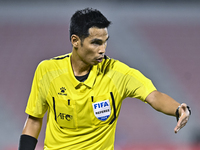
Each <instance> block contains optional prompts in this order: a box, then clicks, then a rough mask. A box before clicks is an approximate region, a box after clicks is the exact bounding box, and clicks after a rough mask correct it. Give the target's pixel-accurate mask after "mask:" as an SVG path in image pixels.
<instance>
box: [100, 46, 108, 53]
mask: <svg viewBox="0 0 200 150" xmlns="http://www.w3.org/2000/svg"><path fill="white" fill-rule="evenodd" d="M105 52H106V44H103V45H101V46H100V49H99V54H105Z"/></svg>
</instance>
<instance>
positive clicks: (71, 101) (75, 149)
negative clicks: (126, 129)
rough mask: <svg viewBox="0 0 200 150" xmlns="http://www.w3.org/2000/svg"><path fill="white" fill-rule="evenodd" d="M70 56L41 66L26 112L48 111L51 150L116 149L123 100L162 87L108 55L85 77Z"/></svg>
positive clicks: (47, 145)
mask: <svg viewBox="0 0 200 150" xmlns="http://www.w3.org/2000/svg"><path fill="white" fill-rule="evenodd" d="M70 56H71V53H70V54H66V55H62V56H60V57H56V58H53V59H50V60H45V61H42V62H41V63H40V64H39V65H38V67H37V69H36V72H35V76H34V79H33V84H32V89H31V93H30V97H29V100H28V104H27V107H26V113H27V114H29V115H31V116H34V117H38V118H42V117H43V116H44V114H45V113H46V111H47V110H48V114H47V125H46V137H45V143H44V149H45V150H68V149H69V150H113V149H114V137H115V129H116V124H117V119H118V116H119V112H120V108H121V104H122V101H123V99H124V98H126V97H134V98H138V99H140V100H142V101H145V98H146V97H147V95H148V94H150V93H151V92H152V91H154V90H156V89H155V87H154V85H153V84H152V82H151V81H150V80H149V79H147V78H146V77H144V76H143V75H142V74H141V73H140V72H139V71H137V70H135V69H132V68H130V67H128V66H127V65H125V64H123V63H122V62H120V61H117V60H114V59H110V58H108V57H107V56H105V57H104V60H103V61H102V62H101V63H99V64H98V65H95V66H93V67H92V69H91V71H90V73H89V76H88V78H87V79H86V80H85V81H84V82H79V81H78V80H77V79H76V78H75V76H74V74H73V70H72V66H71V61H70Z"/></svg>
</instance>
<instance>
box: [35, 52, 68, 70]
mask: <svg viewBox="0 0 200 150" xmlns="http://www.w3.org/2000/svg"><path fill="white" fill-rule="evenodd" d="M69 57H70V54H65V55H61V56H57V57H53V58H51V59H48V60H43V61H41V62H40V63H39V64H38V66H37V70H36V71H37V72H43V73H47V72H49V71H53V70H62V69H64V68H66V67H67V63H68V62H69Z"/></svg>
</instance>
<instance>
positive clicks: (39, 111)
mask: <svg viewBox="0 0 200 150" xmlns="http://www.w3.org/2000/svg"><path fill="white" fill-rule="evenodd" d="M44 70H45V68H44V65H43V63H40V64H39V65H38V67H37V69H36V71H35V75H34V78H33V83H32V88H31V92H30V95H29V99H28V103H27V107H26V110H25V112H26V113H27V114H29V115H31V116H34V117H37V118H42V117H43V116H44V114H45V113H46V111H47V108H48V104H47V101H46V97H47V89H46V85H45V84H46V82H48V81H47V79H46V78H45V71H44Z"/></svg>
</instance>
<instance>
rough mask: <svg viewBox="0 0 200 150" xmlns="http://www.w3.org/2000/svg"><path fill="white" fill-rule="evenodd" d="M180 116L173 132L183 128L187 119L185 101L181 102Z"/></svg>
mask: <svg viewBox="0 0 200 150" xmlns="http://www.w3.org/2000/svg"><path fill="white" fill-rule="evenodd" d="M180 114H181V116H180V118H179V121H178V122H177V125H176V127H175V128H174V132H175V133H177V132H178V131H179V130H180V129H181V128H183V127H184V126H185V125H186V123H187V122H188V120H189V116H190V113H189V111H188V109H187V105H186V104H185V103H183V104H181V107H180Z"/></svg>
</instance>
